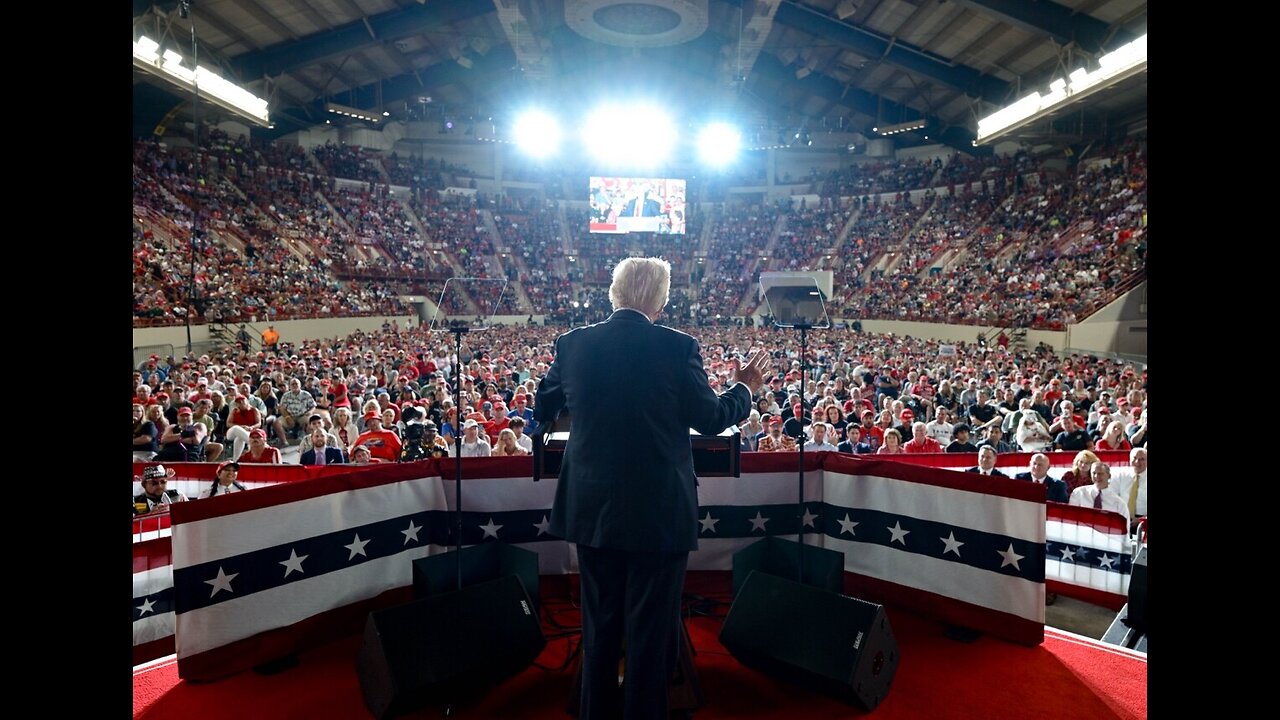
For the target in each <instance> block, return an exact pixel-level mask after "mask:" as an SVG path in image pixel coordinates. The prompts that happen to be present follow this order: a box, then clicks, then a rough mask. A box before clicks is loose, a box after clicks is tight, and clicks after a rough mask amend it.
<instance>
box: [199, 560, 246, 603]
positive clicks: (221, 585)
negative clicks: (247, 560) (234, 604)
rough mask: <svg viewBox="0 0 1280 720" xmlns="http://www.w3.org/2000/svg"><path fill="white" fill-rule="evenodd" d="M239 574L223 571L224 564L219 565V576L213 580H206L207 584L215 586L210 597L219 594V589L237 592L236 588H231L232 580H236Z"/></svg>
mask: <svg viewBox="0 0 1280 720" xmlns="http://www.w3.org/2000/svg"><path fill="white" fill-rule="evenodd" d="M239 574H240V573H231V574H230V575H228V574H226V573H225V572H223V571H222V566H218V576H217V577H215V578H214V579H212V580H205V584H207V585H212V586H213V592H211V593H209V597H213V596H214V595H217V594H218V591H219V590H226V591H227V592H229V593H230V592H235V590H232V589H231V581H232V580H235V579H236V576H237V575H239Z"/></svg>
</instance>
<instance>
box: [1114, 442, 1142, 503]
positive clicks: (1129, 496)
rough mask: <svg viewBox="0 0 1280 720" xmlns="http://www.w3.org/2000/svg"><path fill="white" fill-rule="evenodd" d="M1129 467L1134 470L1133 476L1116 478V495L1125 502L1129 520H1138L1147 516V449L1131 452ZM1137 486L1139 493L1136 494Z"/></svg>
mask: <svg viewBox="0 0 1280 720" xmlns="http://www.w3.org/2000/svg"><path fill="white" fill-rule="evenodd" d="M1129 467H1131V468H1132V469H1133V475H1131V476H1127V477H1126V476H1119V477H1117V478H1116V482H1115V491H1116V495H1119V496H1120V499H1121V500H1123V501H1124V504H1125V509H1127V510H1128V511H1129V519H1130V520H1131V521H1132V520H1136V519H1137V518H1140V517H1145V516H1146V514H1147V449H1146V448H1140V447H1138V448H1134V449H1132V450H1130V451H1129ZM1134 485H1137V488H1138V489H1137V492H1134Z"/></svg>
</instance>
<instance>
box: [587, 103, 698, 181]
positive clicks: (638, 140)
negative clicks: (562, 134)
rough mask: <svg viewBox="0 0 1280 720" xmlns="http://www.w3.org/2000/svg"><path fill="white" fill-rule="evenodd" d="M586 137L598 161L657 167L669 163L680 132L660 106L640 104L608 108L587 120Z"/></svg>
mask: <svg viewBox="0 0 1280 720" xmlns="http://www.w3.org/2000/svg"><path fill="white" fill-rule="evenodd" d="M582 137H583V141H584V143H585V144H586V146H587V152H589V153H590V154H591V158H592V159H593V160H594V161H596V162H600V163H603V164H606V165H623V166H630V167H654V166H658V165H662V164H663V163H664V162H666V159H667V156H668V155H669V154H670V152H671V147H672V145H674V144H675V141H676V129H675V125H674V124H673V123H672V122H671V118H670V117H669V116H668V115H667V114H666V113H665V112H663V111H662V110H661V109H660V108H658V107H655V106H652V105H646V104H638V103H637V104H629V105H606V106H603V107H600V108H599V109H597V110H595V111H594V112H592V113H591V114H590V115H589V116H588V117H587V121H586V123H585V124H584V125H583V127H582Z"/></svg>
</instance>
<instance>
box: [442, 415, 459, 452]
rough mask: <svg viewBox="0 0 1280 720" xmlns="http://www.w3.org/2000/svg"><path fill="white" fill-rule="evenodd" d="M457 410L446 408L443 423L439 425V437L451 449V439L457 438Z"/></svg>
mask: <svg viewBox="0 0 1280 720" xmlns="http://www.w3.org/2000/svg"><path fill="white" fill-rule="evenodd" d="M457 423H458V408H456V407H452V406H450V407H448V408H447V409H446V410H445V411H444V422H442V423H440V437H442V438H444V441H445V442H447V443H449V447H453V439H454V437H456V436H457V434H458V433H457V430H456V429H455V428H456V427H457Z"/></svg>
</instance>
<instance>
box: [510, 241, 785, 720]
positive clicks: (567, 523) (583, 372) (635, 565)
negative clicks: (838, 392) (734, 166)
mask: <svg viewBox="0 0 1280 720" xmlns="http://www.w3.org/2000/svg"><path fill="white" fill-rule="evenodd" d="M670 284H671V266H670V265H669V264H668V263H667V262H666V261H665V260H661V259H658V258H627V259H625V260H623V261H622V262H620V263H619V264H618V266H617V267H615V268H614V270H613V284H612V286H611V287H610V288H609V299H610V301H611V302H612V304H613V308H614V312H613V314H612V315H611V316H609V319H608V320H606V321H605V322H602V323H598V324H595V325H591V326H589V327H582V328H577V329H574V330H570V331H569V332H567V333H565V334H564V335H561V336H560V337H559V338H558V339H557V340H556V350H555V362H553V363H552V365H551V368H550V369H549V370H548V372H547V375H546V377H545V378H543V380H542V383H541V384H540V385H539V386H538V396H537V402H536V404H535V410H534V417H535V418H536V419H537V420H538V422H539V424H540V426H541V427H543V428H549V427H551V424H552V422H553V421H554V419H555V418H556V416H557V415H559V414H560V412H561V411H562V410H566V411H568V412H569V414H570V417H571V418H572V420H571V427H570V435H569V440H568V443H567V445H566V446H565V453H564V459H563V460H562V464H561V467H560V477H559V481H558V484H557V487H556V496H555V503H554V505H553V506H552V509H551V528H550V530H551V533H552V534H553V535H556V536H558V537H561V538H564V539H565V540H568V541H569V542H572V543H576V544H577V548H578V561H579V567H580V568H581V571H582V638H583V639H582V647H583V659H582V696H581V705H580V707H581V712H582V714H581V720H596V719H598V718H617V717H624V718H627V720H637V719H640V718H653V719H655V720H656V719H658V718H663V719H665V718H666V717H667V689H668V686H669V684H670V682H671V677H672V674H673V672H674V671H675V666H676V659H677V644H676V641H677V639H678V637H679V627H680V625H679V623H680V597H681V590H682V588H683V585H684V574H685V565H686V562H687V560H688V554H689V551H690V550H695V549H697V546H698V522H697V509H698V496H697V490H696V484H697V479H696V477H695V476H694V470H693V455H692V451H691V449H690V442H689V429H690V428H692V429H694V430H696V431H698V432H699V433H703V434H715V433H719V432H721V431H722V430H724V429H725V428H727V427H729V426H730V425H732V424H734V423H737V422H741V421H742V420H744V419H745V418H746V417H747V415H748V413H749V412H750V411H751V394H752V392H753V391H754V390H756V389H758V388H759V387H760V386H761V385H762V384H763V381H764V376H763V372H762V370H763V367H764V365H765V363H766V361H767V359H768V355H767V353H764V352H760V353H756V354H754V355H753V356H752V357H750V358H749V359H748V360H747V361H746V362H745V363H744V364H742V366H741V368H740V369H737V370H736V371H735V373H734V375H735V377H734V380H735V381H736V382H735V384H734V385H733V386H732V387H731V388H729V390H728V391H726V392H725V393H724V394H723V395H720V396H717V395H716V394H715V392H714V391H713V390H712V389H711V386H710V385H709V383H708V382H707V371H706V370H705V369H704V367H703V362H702V354H701V352H700V350H699V348H698V342H697V341H696V340H694V339H693V338H692V337H689V336H688V335H686V334H684V333H682V332H679V331H676V330H672V329H670V328H666V327H662V326H659V325H655V324H654V322H655V321H656V320H657V318H658V315H659V314H660V313H661V312H662V309H663V307H665V306H666V303H667V294H668V290H669V289H670ZM638 437H643V438H645V442H643V443H638V442H636V438H638ZM624 636H625V638H624ZM624 639H625V644H626V655H627V657H626V677H625V681H624V683H623V684H624V686H625V693H624V692H619V689H618V658H619V654H620V652H621V646H622V644H623V641H624ZM624 694H625V697H624Z"/></svg>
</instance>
